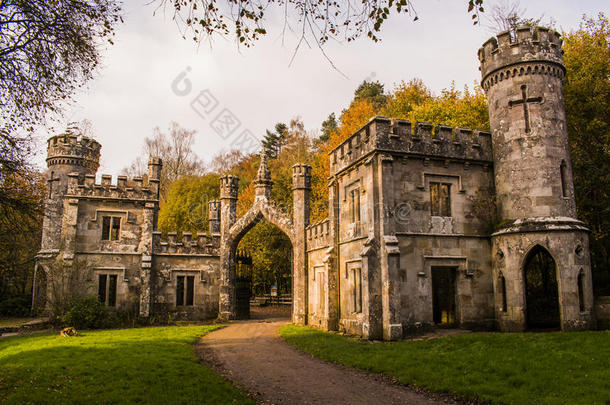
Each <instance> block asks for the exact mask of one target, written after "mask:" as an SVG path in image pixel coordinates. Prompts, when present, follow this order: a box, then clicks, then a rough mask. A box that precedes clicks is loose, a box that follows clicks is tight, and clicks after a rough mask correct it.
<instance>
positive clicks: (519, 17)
mask: <svg viewBox="0 0 610 405" xmlns="http://www.w3.org/2000/svg"><path fill="white" fill-rule="evenodd" d="M526 13H527V9H526V8H521V4H520V2H519V1H509V0H503V1H500V2H498V3H496V4H494V6H493V7H492V8H491V12H490V13H489V14H488V15H489V17H488V20H489V23H488V24H487V28H488V29H489V31H491V33H492V35H495V34H497V33H498V32H501V31H510V32H511V34H512V35H513V38H514V37H515V36H516V35H517V28H518V27H521V26H527V27H536V26H539V25H540V24H541V23H542V18H543V17H542V16H541V17H539V18H531V17H525V15H526ZM553 24H554V22H553V21H552V20H550V21H549V23H548V25H553Z"/></svg>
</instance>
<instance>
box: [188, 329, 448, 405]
mask: <svg viewBox="0 0 610 405" xmlns="http://www.w3.org/2000/svg"><path fill="white" fill-rule="evenodd" d="M286 323H288V319H285V318H280V319H278V318H275V319H268V320H257V319H254V320H250V321H240V322H235V323H232V324H230V325H229V326H228V327H226V328H224V329H220V330H218V331H215V332H212V333H210V334H209V335H206V336H205V337H203V338H202V339H201V341H200V342H199V343H198V345H197V352H198V354H199V355H200V357H202V358H203V359H204V361H206V362H207V363H208V364H212V366H213V367H214V368H216V369H217V370H218V371H220V372H221V373H222V374H223V375H225V376H226V377H227V378H229V379H230V380H232V381H233V382H234V383H235V384H236V385H237V386H238V387H240V388H241V389H243V390H245V391H246V392H248V393H249V394H250V395H251V396H252V397H253V398H254V399H255V400H256V401H257V402H259V403H265V404H267V403H269V404H352V405H355V404H438V403H451V402H453V401H451V400H450V399H449V398H439V399H432V398H430V397H429V396H428V395H424V394H420V393H418V392H415V391H412V390H410V389H408V388H406V387H404V386H401V385H398V384H391V383H390V382H389V380H388V379H386V378H384V377H381V376H377V375H374V374H366V373H362V372H359V371H356V370H352V369H349V368H346V367H342V366H338V365H334V364H330V363H326V362H324V361H321V360H318V359H314V358H312V357H311V356H309V355H306V354H304V353H302V352H300V351H298V350H297V349H295V348H294V347H292V346H290V345H289V344H287V343H286V342H284V340H283V339H282V338H281V337H280V336H279V334H278V328H279V327H280V326H282V325H284V324H286Z"/></svg>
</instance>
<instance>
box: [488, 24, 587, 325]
mask: <svg viewBox="0 0 610 405" xmlns="http://www.w3.org/2000/svg"><path fill="white" fill-rule="evenodd" d="M479 60H480V62H481V67H480V70H481V75H482V82H481V85H482V87H483V89H484V90H485V92H486V94H487V102H488V105H489V120H490V126H491V131H492V148H493V161H494V176H495V189H496V196H497V205H498V206H497V208H498V214H499V217H500V218H499V219H500V222H499V227H498V229H497V230H496V232H494V233H493V235H492V260H493V269H494V292H495V307H496V319H497V322H498V327H499V328H500V329H501V330H505V331H522V330H524V329H535V328H538V327H561V329H562V330H578V329H588V328H590V327H593V326H594V318H593V317H592V306H593V289H592V280H591V267H590V259H589V250H588V230H587V229H586V227H585V226H584V224H583V223H582V222H580V221H578V220H577V219H576V205H575V201H574V183H573V179H572V165H571V163H570V152H569V147H568V132H567V125H566V114H565V108H564V101H563V94H562V80H563V77H564V74H565V67H564V66H563V58H562V51H561V37H560V36H559V34H558V33H557V32H555V31H553V30H549V29H546V28H542V27H537V28H534V29H530V28H529V27H521V28H518V29H517V33H516V37H515V38H513V36H512V35H511V33H510V32H508V31H507V32H503V33H500V34H499V35H498V37H497V38H492V39H490V40H489V41H487V42H485V44H483V47H482V48H481V49H479ZM541 285H542V286H544V288H543V289H539V288H538V287H539V286H541Z"/></svg>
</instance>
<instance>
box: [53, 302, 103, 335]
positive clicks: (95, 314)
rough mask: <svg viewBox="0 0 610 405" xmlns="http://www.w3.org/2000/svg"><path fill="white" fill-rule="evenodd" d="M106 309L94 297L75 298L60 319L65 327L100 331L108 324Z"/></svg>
mask: <svg viewBox="0 0 610 405" xmlns="http://www.w3.org/2000/svg"><path fill="white" fill-rule="evenodd" d="M110 318H111V317H110V314H109V311H108V309H107V308H106V307H105V306H104V304H102V303H101V302H99V301H98V299H97V298H96V297H93V296H88V297H77V298H74V299H73V300H72V302H71V303H70V308H69V309H68V311H67V312H66V313H65V315H64V316H63V317H62V321H63V323H64V325H66V326H73V327H75V328H76V329H100V328H105V327H107V326H108V324H109V323H110V322H109V321H110Z"/></svg>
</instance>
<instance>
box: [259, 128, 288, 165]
mask: <svg viewBox="0 0 610 405" xmlns="http://www.w3.org/2000/svg"><path fill="white" fill-rule="evenodd" d="M287 130H288V127H287V126H286V124H283V123H281V122H278V123H277V124H275V131H274V132H272V131H269V130H267V134H266V135H265V138H264V139H263V140H262V141H261V143H262V145H263V150H264V151H265V154H266V155H267V157H269V158H271V159H275V158H277V155H278V154H279V153H280V151H281V150H282V146H283V145H284V142H285V140H286V139H285V138H286V131H287Z"/></svg>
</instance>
